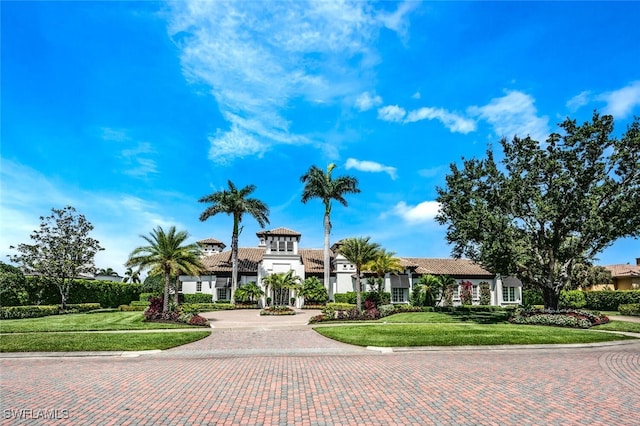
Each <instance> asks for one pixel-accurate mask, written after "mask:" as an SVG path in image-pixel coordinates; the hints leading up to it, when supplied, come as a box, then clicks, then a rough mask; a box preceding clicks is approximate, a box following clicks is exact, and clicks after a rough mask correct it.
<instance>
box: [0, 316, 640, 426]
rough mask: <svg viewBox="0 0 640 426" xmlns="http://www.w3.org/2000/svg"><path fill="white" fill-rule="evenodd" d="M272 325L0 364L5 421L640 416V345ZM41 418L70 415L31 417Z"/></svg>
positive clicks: (569, 421) (503, 420)
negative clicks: (350, 333)
mask: <svg viewBox="0 0 640 426" xmlns="http://www.w3.org/2000/svg"><path fill="white" fill-rule="evenodd" d="M277 321H278V320H275V321H274V322H272V323H266V324H271V325H267V326H262V327H258V328H248V327H242V326H239V325H235V326H234V325H230V327H232V329H230V328H224V327H221V326H220V323H216V321H214V324H217V327H216V328H215V329H214V331H213V333H212V335H211V336H210V337H208V338H206V339H203V340H201V341H198V342H194V343H192V344H189V345H186V346H183V347H181V348H175V349H171V350H168V351H163V352H162V353H160V354H152V355H143V356H140V357H137V358H124V357H75V358H73V357H63V358H44V357H43V358H25V359H8V358H5V359H1V360H0V367H1V368H2V370H1V372H0V378H1V382H0V385H1V390H2V393H1V399H0V409H1V410H2V413H1V414H2V424H7V425H8V424H12V425H13V424H28V425H33V424H73V425H158V424H167V425H207V424H211V425H213V424H215V425H245V424H256V425H583V424H585V425H586V424H589V425H635V424H639V421H640V343H631V344H624V345H612V346H592V347H570V348H558V347H546V348H541V349H538V348H534V349H509V348H507V349H501V350H486V349H482V348H479V349H478V348H476V349H472V350H466V351H455V350H440V351H423V352H394V353H380V352H375V351H370V350H366V349H363V348H356V347H352V346H349V345H344V344H340V343H337V342H334V341H331V340H329V339H326V338H324V337H322V336H320V335H318V334H317V333H315V332H314V331H313V330H311V329H309V328H308V327H305V326H298V327H295V326H294V325H292V324H289V323H287V322H286V321H291V320H283V322H281V323H277ZM229 324H231V323H229ZM20 410H26V411H24V413H23V414H24V415H23V416H22V418H20V417H21V416H19V413H20ZM29 410H31V411H29ZM38 410H58V417H62V418H61V419H59V420H45V419H42V418H39V419H38V418H35V419H34V418H33V417H36V416H37V415H39V414H40V415H41V414H42V412H39V411H38ZM63 410H64V411H63ZM29 413H31V414H29ZM54 414H55V413H54Z"/></svg>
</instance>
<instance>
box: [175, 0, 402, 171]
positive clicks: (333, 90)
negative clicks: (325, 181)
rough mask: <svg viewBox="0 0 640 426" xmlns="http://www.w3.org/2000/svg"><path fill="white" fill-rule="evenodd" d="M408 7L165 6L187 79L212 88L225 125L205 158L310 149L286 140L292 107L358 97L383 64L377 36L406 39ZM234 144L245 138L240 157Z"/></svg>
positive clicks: (296, 139)
mask: <svg viewBox="0 0 640 426" xmlns="http://www.w3.org/2000/svg"><path fill="white" fill-rule="evenodd" d="M412 7H413V5H410V4H407V5H405V4H401V5H400V6H399V7H398V8H397V10H396V11H395V12H391V13H389V12H386V11H384V10H382V8H380V9H376V7H375V5H371V4H369V3H365V2H325V1H309V2H302V1H300V2H297V1H296V2H226V1H219V2H201V1H184V2H173V3H171V8H172V9H171V17H170V25H169V33H170V35H171V37H172V38H173V40H174V41H175V43H176V45H177V46H178V48H179V51H180V60H181V63H182V69H183V73H184V75H185V77H186V78H187V79H188V80H189V81H192V82H194V83H198V84H202V83H203V84H205V85H206V86H207V87H209V88H210V90H211V94H212V95H213V96H214V97H215V100H216V102H217V105H218V107H219V109H220V111H221V113H222V115H223V117H224V118H225V120H226V121H227V122H228V128H223V129H218V131H217V132H216V133H215V135H212V136H211V137H210V140H211V143H212V146H211V150H210V158H211V159H212V160H213V161H216V162H225V161H227V160H233V159H234V158H237V157H243V156H247V155H260V154H262V153H264V152H266V151H267V150H269V149H270V147H271V146H272V145H274V144H278V143H295V144H300V143H310V142H312V141H311V140H309V138H308V137H306V136H304V135H296V134H293V133H291V132H290V129H289V121H288V120H287V118H286V113H287V110H288V109H289V107H290V106H291V103H292V102H293V101H296V102H299V103H298V104H296V111H297V112H298V113H299V112H300V111H301V110H304V108H314V107H315V106H316V105H318V104H322V105H331V104H333V103H337V102H339V101H341V100H342V99H354V98H355V97H357V96H358V94H359V93H362V92H363V89H364V84H365V83H364V82H366V81H368V80H369V77H371V76H372V75H373V74H372V73H373V67H374V66H375V65H376V64H377V63H378V62H379V60H380V59H379V57H378V54H377V51H376V50H375V48H374V47H373V46H374V42H375V41H376V39H377V37H378V33H379V31H380V29H381V28H383V27H387V28H390V29H392V30H394V31H396V32H397V33H398V34H403V32H404V31H405V30H406V28H407V25H408V21H407V16H408V13H409V12H410V10H411V9H412ZM373 102H376V99H375V97H374V98H373ZM309 113H310V114H312V112H309ZM248 124H251V126H248ZM312 132H313V131H312ZM238 136H243V137H247V139H246V141H245V142H244V143H243V144H242V145H241V149H240V150H238V151H236V150H232V149H229V148H230V146H229V142H230V141H237V140H238Z"/></svg>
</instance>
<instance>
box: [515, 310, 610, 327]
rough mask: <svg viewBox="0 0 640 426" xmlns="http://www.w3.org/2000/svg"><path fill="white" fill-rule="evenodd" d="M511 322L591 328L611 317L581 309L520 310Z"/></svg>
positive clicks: (606, 321)
mask: <svg viewBox="0 0 640 426" xmlns="http://www.w3.org/2000/svg"><path fill="white" fill-rule="evenodd" d="M509 322H511V323H512V324H529V325H549V326H557V327H573V328H589V327H591V326H594V325H599V324H606V323H608V322H609V318H607V317H606V316H603V315H600V314H599V313H597V312H589V311H579V310H575V311H574V310H559V311H549V310H542V311H541V310H537V309H529V310H518V311H517V312H516V313H515V314H514V315H513V316H512V317H511V318H509Z"/></svg>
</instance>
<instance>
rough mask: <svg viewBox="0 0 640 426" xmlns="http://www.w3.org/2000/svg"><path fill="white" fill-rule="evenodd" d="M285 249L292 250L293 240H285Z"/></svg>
mask: <svg viewBox="0 0 640 426" xmlns="http://www.w3.org/2000/svg"><path fill="white" fill-rule="evenodd" d="M287 251H288V252H290V253H292V252H293V241H287Z"/></svg>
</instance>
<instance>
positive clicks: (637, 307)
mask: <svg viewBox="0 0 640 426" xmlns="http://www.w3.org/2000/svg"><path fill="white" fill-rule="evenodd" d="M618 312H620V314H622V315H640V303H629V304H627V305H619V306H618Z"/></svg>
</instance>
